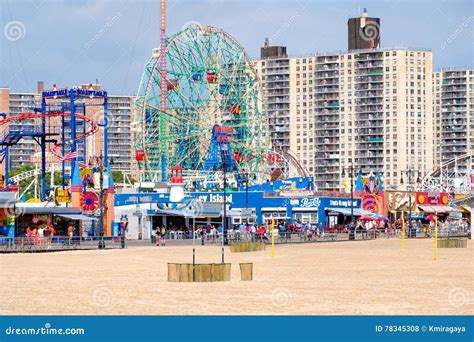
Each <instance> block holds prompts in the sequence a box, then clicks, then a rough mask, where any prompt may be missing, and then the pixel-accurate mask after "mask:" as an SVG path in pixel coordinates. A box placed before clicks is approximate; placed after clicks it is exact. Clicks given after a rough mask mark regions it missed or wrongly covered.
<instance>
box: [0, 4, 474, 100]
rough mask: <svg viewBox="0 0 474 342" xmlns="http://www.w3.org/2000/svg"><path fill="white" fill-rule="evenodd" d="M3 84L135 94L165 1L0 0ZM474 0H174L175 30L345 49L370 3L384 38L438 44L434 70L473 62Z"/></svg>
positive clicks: (302, 48)
mask: <svg viewBox="0 0 474 342" xmlns="http://www.w3.org/2000/svg"><path fill="white" fill-rule="evenodd" d="M0 3H1V8H0V11H1V12H0V20H1V25H0V28H1V29H2V32H1V33H2V35H1V45H0V58H1V59H0V68H1V70H0V86H9V87H10V88H11V89H12V91H34V90H35V88H36V81H38V80H44V82H45V85H46V87H50V86H51V85H52V84H53V83H56V84H58V86H73V85H76V84H80V83H89V82H93V81H95V79H96V78H98V79H99V81H100V83H102V85H103V86H104V87H105V88H106V89H107V90H109V92H110V93H113V94H135V93H136V92H137V89H138V85H139V82H140V78H141V74H142V70H143V66H144V64H145V62H146V61H147V60H148V58H149V57H150V54H151V49H152V48H153V47H157V46H158V44H159V22H160V20H159V19H160V17H159V16H160V14H159V0H153V1H151V0H150V1H140V0H135V1H132V0H124V1H113V0H100V1H92V0H86V1H77V0H76V1H73V0H69V1H65V0H1V1H0ZM473 3H474V2H472V1H470V0H466V1H464V0H451V1H448V0H433V1H428V0H413V1H408V0H392V1H387V0H378V1H355V0H345V1H338V0H335V1H315V0H314V1H310V0H299V1H296V0H294V1H290V0H274V1H270V0H253V1H248V0H169V1H168V11H167V15H168V27H167V33H168V34H172V33H175V32H177V31H179V30H180V29H181V28H182V27H183V26H186V25H188V24H189V23H193V22H197V23H201V24H203V25H211V26H216V27H220V28H223V29H224V30H226V31H227V32H228V33H229V34H230V35H232V36H233V37H234V38H235V39H236V40H237V41H239V42H240V44H241V45H242V46H244V47H245V49H246V50H247V52H248V54H249V55H250V56H251V57H252V58H256V57H258V55H259V48H260V46H261V45H262V43H263V41H264V39H265V37H269V38H270V41H271V43H272V44H278V45H286V46H287V47H288V52H289V54H290V55H300V54H311V53H317V52H330V51H339V50H345V49H347V19H348V18H349V17H356V16H359V14H360V13H361V12H362V9H363V8H364V7H367V9H368V12H369V15H370V16H375V17H380V18H381V40H382V46H383V47H391V46H412V47H423V48H430V49H432V50H433V56H434V57H433V63H434V67H435V69H438V68H441V67H452V66H454V67H462V66H471V67H472V65H473V62H472V61H473V60H474V45H473V44H474V43H473V42H474V5H473Z"/></svg>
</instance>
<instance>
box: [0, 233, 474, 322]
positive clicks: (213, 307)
mask: <svg viewBox="0 0 474 342" xmlns="http://www.w3.org/2000/svg"><path fill="white" fill-rule="evenodd" d="M473 247H474V243H473V242H472V241H469V242H468V248H467V249H439V260H438V261H434V260H433V250H434V246H433V240H407V241H406V253H405V255H402V252H401V241H400V240H397V239H391V240H376V241H355V242H336V243H312V244H293V245H277V246H276V255H275V257H274V258H272V257H271V248H270V246H267V250H266V251H264V252H253V253H230V251H229V249H228V248H226V253H225V257H226V262H230V263H232V279H231V281H230V282H220V283H218V282H216V283H170V282H167V263H168V262H191V261H192V259H191V258H192V247H171V246H167V247H156V246H150V247H133V248H127V249H124V250H118V249H117V250H95V251H68V252H57V253H39V254H3V255H0V274H1V287H0V297H1V304H0V313H1V314H4V315H5V314H22V315H25V314H35V315H36V314H43V315H57V314H59V315H63V314H67V315H76V314H79V315H83V314H105V315H108V314H118V315H126V314H130V315H140V314H147V315H148V314H150V315H248V314H252V315H259V314H266V315H267V314H269V315H272V314H280V315H287V314H289V315H294V314H298V315H314V314H318V315H364V314H366V315H387V314H394V315H405V314H407V315H416V314H420V315H421V314H422V315H441V314H446V315H457V314H471V315H472V314H474V267H473V266H474V265H473V260H474V258H473V250H474V248H473ZM196 255H197V262H216V263H217V262H220V260H221V249H220V247H218V246H213V247H211V246H205V247H201V246H199V247H196ZM239 262H253V266H254V280H253V281H241V280H240V270H239Z"/></svg>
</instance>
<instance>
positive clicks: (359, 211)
mask: <svg viewBox="0 0 474 342" xmlns="http://www.w3.org/2000/svg"><path fill="white" fill-rule="evenodd" d="M325 210H329V211H333V212H336V213H339V214H343V215H346V216H350V215H351V208H326V209H325ZM353 213H354V216H363V215H368V216H370V217H373V218H377V216H383V215H379V214H375V213H373V212H371V211H368V210H364V209H360V208H354V209H353Z"/></svg>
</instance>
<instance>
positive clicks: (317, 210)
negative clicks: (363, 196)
mask: <svg viewBox="0 0 474 342" xmlns="http://www.w3.org/2000/svg"><path fill="white" fill-rule="evenodd" d="M265 194H266V193H265V192H263V191H249V192H248V208H250V209H253V211H254V213H255V217H256V221H257V222H258V223H259V224H260V223H263V222H264V221H265V219H270V218H272V217H273V218H275V219H277V220H278V219H284V220H286V221H287V222H289V223H293V222H295V221H297V220H298V219H299V220H301V222H310V223H313V224H318V223H321V224H322V226H323V229H325V228H326V225H327V223H328V222H329V217H330V216H333V217H336V216H337V215H338V214H337V210H340V209H346V210H347V209H350V208H351V199H350V198H338V197H283V196H275V195H273V196H266V195H265ZM188 196H189V197H188V198H187V201H188V202H190V201H191V200H192V199H195V200H198V201H202V202H209V203H222V202H223V199H224V198H223V196H224V194H223V192H193V193H188ZM226 203H227V204H228V205H229V206H230V209H232V210H239V209H245V208H246V203H247V194H246V192H245V191H237V192H228V193H227V194H226ZM137 204H150V210H148V213H149V214H153V212H154V211H156V214H159V213H160V211H159V210H158V209H157V208H173V206H172V205H173V203H170V202H169V194H158V193H141V194H116V195H115V207H116V208H120V206H124V205H137ZM153 204H156V205H153ZM352 205H353V208H354V209H359V208H360V207H361V200H360V199H359V198H354V199H353V202H352ZM334 222H335V221H334ZM331 226H332V224H331Z"/></svg>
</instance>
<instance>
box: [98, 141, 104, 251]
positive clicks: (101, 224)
mask: <svg viewBox="0 0 474 342" xmlns="http://www.w3.org/2000/svg"><path fill="white" fill-rule="evenodd" d="M99 191H100V192H99V205H100V208H99V210H100V211H99V213H100V214H99V244H98V248H99V249H103V248H104V247H105V245H104V240H103V236H104V156H103V155H102V150H101V151H100V155H99Z"/></svg>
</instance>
